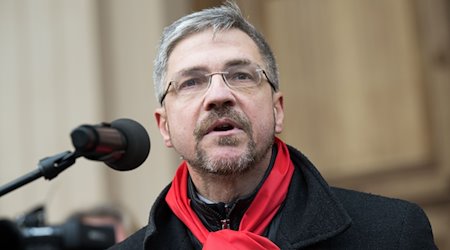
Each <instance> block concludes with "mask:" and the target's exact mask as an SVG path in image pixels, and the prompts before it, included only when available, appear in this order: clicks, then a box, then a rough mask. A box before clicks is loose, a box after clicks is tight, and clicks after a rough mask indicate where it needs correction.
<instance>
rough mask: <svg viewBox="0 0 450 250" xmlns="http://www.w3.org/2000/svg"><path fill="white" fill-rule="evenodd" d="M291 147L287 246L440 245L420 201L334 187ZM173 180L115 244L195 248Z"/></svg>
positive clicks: (283, 226)
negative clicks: (176, 206)
mask: <svg viewBox="0 0 450 250" xmlns="http://www.w3.org/2000/svg"><path fill="white" fill-rule="evenodd" d="M289 153H290V155H291V159H292V161H293V163H294V165H295V171H294V176H293V178H292V181H291V184H290V187H289V191H288V195H287V198H286V201H285V204H284V206H283V207H282V208H281V211H280V213H281V214H280V216H281V217H280V220H279V227H278V229H277V231H276V238H275V243H276V244H277V245H278V246H279V247H280V248H281V249H420V250H423V249H437V248H436V246H435V244H434V240H433V235H432V231H431V226H430V223H429V221H428V218H427V217H426V215H425V213H424V212H423V211H422V209H421V208H420V207H418V206H417V205H415V204H412V203H409V202H407V201H402V200H398V199H390V198H385V197H381V196H376V195H371V194H366V193H361V192H356V191H351V190H345V189H340V188H334V187H329V186H328V184H327V183H326V182H325V180H324V179H323V178H322V176H321V175H320V173H319V172H318V171H317V169H316V168H315V167H314V166H313V164H312V163H311V162H309V160H308V159H307V158H306V157H305V156H303V155H302V154H301V153H300V152H298V151H297V150H296V149H294V148H292V147H289ZM169 186H170V185H169ZM169 186H168V187H166V188H165V189H164V190H163V191H162V192H161V194H160V195H159V197H158V198H157V200H156V201H155V203H154V205H153V207H152V210H151V212H150V218H149V224H148V225H147V226H146V227H144V228H142V229H141V230H139V231H137V232H136V233H134V234H133V235H131V236H130V237H129V238H128V239H126V240H125V241H124V242H122V243H120V244H118V245H115V246H113V248H111V249H127V250H132V249H192V248H193V246H192V243H191V239H190V237H189V234H188V233H187V228H186V227H185V226H184V224H183V223H182V222H181V221H180V220H179V219H178V218H177V217H176V216H175V215H174V214H173V213H172V212H171V210H170V208H169V207H168V205H167V203H166V202H165V199H164V198H165V196H166V194H167V191H168V189H169Z"/></svg>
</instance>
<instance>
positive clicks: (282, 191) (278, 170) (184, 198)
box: [166, 138, 294, 249]
mask: <svg viewBox="0 0 450 250" xmlns="http://www.w3.org/2000/svg"><path fill="white" fill-rule="evenodd" d="M275 144H276V145H277V147H278V154H277V158H276V159H275V163H274V166H273V168H272V170H271V172H270V174H269V176H268V177H267V179H266V180H265V182H264V183H263V185H262V186H261V188H260V190H259V191H258V193H257V194H256V196H255V199H254V200H253V202H252V204H250V207H249V208H248V209H247V211H246V212H245V214H244V216H243V217H242V220H241V223H240V225H239V231H234V230H230V229H223V230H219V231H216V232H209V231H208V230H207V229H206V228H205V226H204V225H203V223H202V222H201V221H200V219H199V218H198V216H197V214H196V213H195V212H194V210H193V209H192V208H191V206H190V201H191V200H190V199H189V198H188V195H187V193H188V192H187V187H188V184H187V182H188V175H189V173H188V169H187V163H186V162H185V161H183V162H182V163H181V165H180V166H179V167H178V170H177V172H176V174H175V177H174V179H173V181H172V186H171V188H170V190H169V192H168V193H167V196H166V202H167V204H168V205H169V207H170V208H171V209H172V211H173V213H174V214H175V215H176V216H177V217H178V218H179V219H180V220H181V221H182V222H183V223H184V224H185V225H186V226H187V227H188V228H189V230H190V231H191V232H192V234H194V236H195V237H196V238H197V239H198V240H199V241H200V243H201V244H203V249H279V248H278V247H277V246H276V245H275V244H274V243H273V242H272V241H270V240H269V239H268V238H266V237H263V236H262V234H263V233H264V230H265V229H266V228H267V226H268V225H269V224H270V222H271V221H272V219H273V217H274V216H275V214H276V213H277V211H278V209H279V208H280V206H281V204H282V203H283V201H284V199H285V198H286V194H287V191H288V187H289V184H290V182H291V177H292V174H293V173H294V167H293V165H292V162H291V159H290V156H289V152H288V149H287V146H286V144H285V143H284V142H282V141H281V140H280V139H278V138H275Z"/></svg>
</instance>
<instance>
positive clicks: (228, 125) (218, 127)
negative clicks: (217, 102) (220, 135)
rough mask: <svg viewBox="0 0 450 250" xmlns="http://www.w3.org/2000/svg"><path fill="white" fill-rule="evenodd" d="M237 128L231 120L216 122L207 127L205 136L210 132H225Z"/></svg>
mask: <svg viewBox="0 0 450 250" xmlns="http://www.w3.org/2000/svg"><path fill="white" fill-rule="evenodd" d="M239 128H240V127H239V126H238V125H237V124H236V123H235V122H233V121H232V120H229V119H224V120H217V121H216V122H215V123H214V124H212V125H211V126H210V127H209V129H208V131H207V134H208V133H211V132H227V131H231V130H234V129H239Z"/></svg>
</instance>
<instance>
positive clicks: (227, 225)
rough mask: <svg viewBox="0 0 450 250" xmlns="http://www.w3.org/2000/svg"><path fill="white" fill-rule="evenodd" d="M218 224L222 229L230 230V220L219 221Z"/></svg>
mask: <svg viewBox="0 0 450 250" xmlns="http://www.w3.org/2000/svg"><path fill="white" fill-rule="evenodd" d="M220 223H221V225H222V229H230V219H223V220H220Z"/></svg>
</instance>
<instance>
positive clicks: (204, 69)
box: [176, 58, 253, 76]
mask: <svg viewBox="0 0 450 250" xmlns="http://www.w3.org/2000/svg"><path fill="white" fill-rule="evenodd" d="M250 64H253V62H252V61H250V60H249V59H245V58H237V59H232V60H230V61H227V62H225V65H224V67H223V68H224V69H227V68H229V67H235V66H245V65H250ZM198 72H201V73H208V72H210V71H209V70H208V67H207V66H193V67H189V68H186V69H182V70H180V71H179V72H177V73H176V75H180V76H184V75H190V74H192V73H198Z"/></svg>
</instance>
